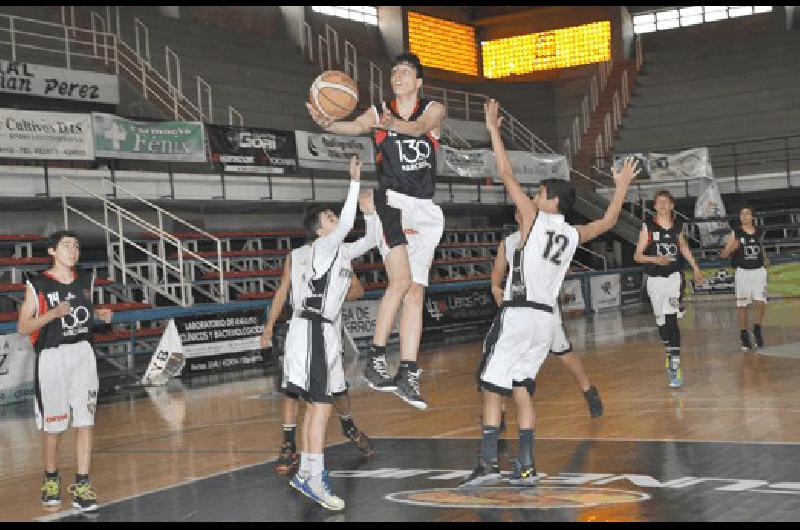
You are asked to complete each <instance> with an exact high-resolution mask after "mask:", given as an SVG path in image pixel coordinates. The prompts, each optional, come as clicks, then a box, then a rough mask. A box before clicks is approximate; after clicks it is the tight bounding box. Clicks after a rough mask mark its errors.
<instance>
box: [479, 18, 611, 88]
mask: <svg viewBox="0 0 800 530" xmlns="http://www.w3.org/2000/svg"><path fill="white" fill-rule="evenodd" d="M481 44H482V49H483V75H484V76H485V77H488V78H498V77H508V76H512V75H520V74H529V73H531V72H540V71H542V70H554V69H556V68H568V67H570V66H579V65H582V64H590V63H597V62H602V61H608V60H609V59H611V22H609V21H603V22H592V23H591V24H584V25H582V26H575V27H571V28H562V29H555V30H552V31H543V32H541V33H530V34H528V35H519V36H516V37H509V38H506V39H497V40H492V41H486V42H483V43H481Z"/></svg>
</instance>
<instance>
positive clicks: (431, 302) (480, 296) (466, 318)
mask: <svg viewBox="0 0 800 530" xmlns="http://www.w3.org/2000/svg"><path fill="white" fill-rule="evenodd" d="M496 312H497V304H495V301H494V297H493V296H492V293H491V290H490V289H489V288H488V287H485V288H479V289H464V290H461V291H457V292H441V291H438V292H429V293H426V295H425V309H424V311H423V313H422V320H423V326H424V329H425V330H426V331H429V330H435V329H445V328H446V329H448V330H450V329H453V328H458V327H464V326H468V327H472V326H474V325H475V324H480V323H486V324H490V323H491V322H492V320H493V319H494V315H495V313H496Z"/></svg>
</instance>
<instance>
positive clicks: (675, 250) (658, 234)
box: [644, 218, 683, 278]
mask: <svg viewBox="0 0 800 530" xmlns="http://www.w3.org/2000/svg"><path fill="white" fill-rule="evenodd" d="M644 226H645V228H646V229H647V247H645V250H644V253H645V254H646V255H648V256H666V257H668V258H673V261H672V262H670V264H669V265H656V264H654V263H648V264H646V265H645V266H644V272H645V274H647V275H648V276H661V277H664V278H666V277H667V276H669V275H671V274H672V273H673V272H678V271H679V270H680V269H681V266H680V248H679V247H678V238H679V237H680V235H681V231H682V230H683V226H682V225H681V222H680V221H678V220H677V219H674V218H673V221H672V227H671V228H664V227H662V226H661V225H660V224H658V223H657V222H656V221H655V219H651V220H649V221H647V222H645V224H644Z"/></svg>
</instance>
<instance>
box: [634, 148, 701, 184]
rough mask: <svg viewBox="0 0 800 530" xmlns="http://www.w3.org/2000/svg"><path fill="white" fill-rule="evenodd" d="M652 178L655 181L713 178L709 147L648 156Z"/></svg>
mask: <svg viewBox="0 0 800 530" xmlns="http://www.w3.org/2000/svg"><path fill="white" fill-rule="evenodd" d="M648 159H649V164H648V167H649V169H650V178H652V179H653V180H681V179H701V178H706V179H710V178H713V176H714V174H713V173H712V171H711V163H710V162H709V159H708V148H707V147H696V148H694V149H687V150H685V151H681V152H680V153H675V154H673V155H666V154H662V153H649V154H648Z"/></svg>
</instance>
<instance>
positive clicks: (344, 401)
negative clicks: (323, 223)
mask: <svg viewBox="0 0 800 530" xmlns="http://www.w3.org/2000/svg"><path fill="white" fill-rule="evenodd" d="M367 208H368V207H366V206H364V205H363V201H362V208H361V209H362V211H366V209H367ZM373 237H374V236H373ZM291 269H292V266H291V257H287V261H286V265H285V267H284V269H283V276H282V277H281V284H280V286H279V287H278V290H277V291H276V292H275V296H274V297H273V299H272V306H271V307H270V311H269V316H268V317H267V322H266V323H265V324H264V332H263V333H262V335H261V347H262V348H268V347H269V346H270V344H271V343H272V334H273V330H274V329H275V322H276V321H277V320H278V316H279V315H280V314H281V311H282V309H283V306H284V304H285V302H286V300H287V298H288V296H289V288H290V287H291V283H292V279H291ZM362 296H364V287H363V285H362V284H361V282H360V281H359V279H358V276H356V275H353V281H352V283H351V284H350V288H349V289H348V291H347V295H346V296H345V300H357V299H359V298H361V297H362ZM335 323H336V327H337V328H338V329H339V330H340V333H341V317H337V319H336V322H335ZM282 391H283V393H284V398H283V409H282V412H283V444H282V445H281V451H280V456H279V457H278V462H277V463H276V464H275V471H277V472H278V474H280V475H291V474H294V473H296V472H297V467H298V466H299V465H300V454H299V453H298V452H297V442H296V441H295V431H296V429H297V414H298V412H299V408H300V407H299V400H300V396H299V395H297V394H292V393H290V392H289V391H288V390H286V389H285V388H284V389H282ZM333 408H334V409H335V410H336V413H337V414H338V415H339V419H340V421H341V423H342V434H344V435H345V436H346V437H347V438H349V439H350V441H351V442H353V445H355V446H356V448H357V449H358V450H359V451H361V452H362V453H363V454H364V455H365V456H367V457H372V456H373V455H374V454H375V450H374V448H373V446H372V441H371V440H370V439H369V437H368V436H367V435H366V434H364V432H362V431H361V430H360V429H359V428H358V427H356V425H355V422H353V413H352V408H351V405H350V396H349V395H348V394H347V388H346V387H345V389H344V391H342V392H339V393H336V394H334V395H333Z"/></svg>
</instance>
